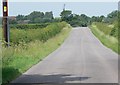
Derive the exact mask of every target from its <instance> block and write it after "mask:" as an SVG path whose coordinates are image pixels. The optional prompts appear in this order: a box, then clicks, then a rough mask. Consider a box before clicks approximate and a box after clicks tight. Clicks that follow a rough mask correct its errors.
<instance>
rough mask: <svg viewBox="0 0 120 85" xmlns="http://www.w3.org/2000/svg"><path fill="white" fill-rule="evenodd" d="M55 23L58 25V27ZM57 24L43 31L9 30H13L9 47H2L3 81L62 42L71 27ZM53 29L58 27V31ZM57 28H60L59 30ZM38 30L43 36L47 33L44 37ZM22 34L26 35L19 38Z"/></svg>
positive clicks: (43, 56) (13, 77)
mask: <svg viewBox="0 0 120 85" xmlns="http://www.w3.org/2000/svg"><path fill="white" fill-rule="evenodd" d="M57 25H59V28H58V27H57ZM57 25H56V24H52V25H49V26H47V27H46V28H44V30H45V31H43V30H41V29H39V30H38V29H37V31H36V30H34V29H31V30H28V31H27V32H26V31H25V30H18V29H16V30H14V32H15V31H16V32H18V33H14V32H13V31H12V30H11V32H13V33H11V34H12V35H11V36H13V37H12V38H11V42H12V44H11V47H9V48H3V57H2V59H3V61H2V62H3V68H2V70H3V72H2V74H3V77H2V78H3V83H9V82H10V81H11V80H13V79H15V78H16V77H18V76H19V75H21V74H22V73H23V72H25V71H26V70H28V69H29V68H30V67H31V66H33V65H34V64H36V63H38V62H39V61H41V60H42V59H43V58H45V57H46V56H47V55H49V54H50V53H51V52H53V51H54V50H56V49H57V48H58V47H59V46H60V45H61V44H62V43H63V42H64V40H65V39H66V38H67V36H68V35H69V32H70V30H71V27H70V26H69V25H68V24H67V23H65V22H61V25H60V23H59V24H57ZM56 27H57V28H56ZM64 28H65V29H64ZM49 29H50V31H49ZM52 29H53V30H52ZM55 29H58V31H59V32H58V31H57V30H55ZM59 29H61V31H60V30H59ZM40 30H41V31H42V33H43V36H44V35H46V33H47V35H46V38H45V39H44V38H43V37H41V35H42V34H41V32H40ZM25 32H26V33H25ZM28 32H29V33H31V36H32V38H31V37H29V36H30V35H29V34H28ZM21 33H22V34H21ZM24 33H25V34H24ZM20 34H21V35H20ZM27 34H28V35H29V36H28V35H27ZM34 35H35V36H34ZM48 35H49V36H48ZM14 36H15V37H14ZM23 36H27V37H26V38H23V39H21V38H22V37H23ZM44 37H45V36H44ZM41 38H42V39H43V40H42V39H41ZM16 39H21V40H23V41H21V40H20V41H15V40H16ZM30 39H33V40H30ZM11 75H12V76H11Z"/></svg>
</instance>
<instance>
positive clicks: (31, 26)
mask: <svg viewBox="0 0 120 85" xmlns="http://www.w3.org/2000/svg"><path fill="white" fill-rule="evenodd" d="M49 24H50V23H41V24H14V25H13V24H11V25H10V28H11V29H12V28H14V29H37V28H44V27H46V26H47V25H49Z"/></svg>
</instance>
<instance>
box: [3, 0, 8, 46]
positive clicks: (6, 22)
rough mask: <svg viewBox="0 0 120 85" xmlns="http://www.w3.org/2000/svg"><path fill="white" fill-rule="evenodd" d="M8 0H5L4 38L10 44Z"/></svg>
mask: <svg viewBox="0 0 120 85" xmlns="http://www.w3.org/2000/svg"><path fill="white" fill-rule="evenodd" d="M8 24H9V23H8V0H3V38H4V41H5V42H6V46H9V26H8Z"/></svg>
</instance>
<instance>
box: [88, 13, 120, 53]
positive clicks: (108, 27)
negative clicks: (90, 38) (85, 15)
mask: <svg viewBox="0 0 120 85" xmlns="http://www.w3.org/2000/svg"><path fill="white" fill-rule="evenodd" d="M118 16H120V13H119V11H113V12H111V13H110V14H108V15H107V17H105V18H104V20H102V22H93V23H92V24H91V26H90V28H91V30H92V32H93V34H95V36H96V37H98V39H99V40H100V41H101V42H102V43H103V44H104V45H105V46H107V47H108V48H110V49H112V50H113V51H115V52H117V53H118V54H120V48H119V46H120V43H119V38H120V35H119V33H118V32H119V30H120V27H119V21H118V19H119V18H118Z"/></svg>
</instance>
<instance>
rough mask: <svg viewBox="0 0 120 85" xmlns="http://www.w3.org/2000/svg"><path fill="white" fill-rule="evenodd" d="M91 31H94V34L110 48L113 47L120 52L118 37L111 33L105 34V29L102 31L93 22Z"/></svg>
mask: <svg viewBox="0 0 120 85" xmlns="http://www.w3.org/2000/svg"><path fill="white" fill-rule="evenodd" d="M90 28H91V31H92V32H93V34H94V35H95V36H96V37H97V38H98V39H99V40H100V41H101V42H102V43H103V44H104V45H105V46H107V47H108V48H111V49H112V50H113V51H115V52H117V53H119V54H120V52H119V50H120V49H118V46H119V43H118V39H116V38H115V37H113V36H110V35H106V34H104V32H103V31H100V29H99V28H98V27H97V26H96V25H95V24H92V25H91V27H90Z"/></svg>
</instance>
